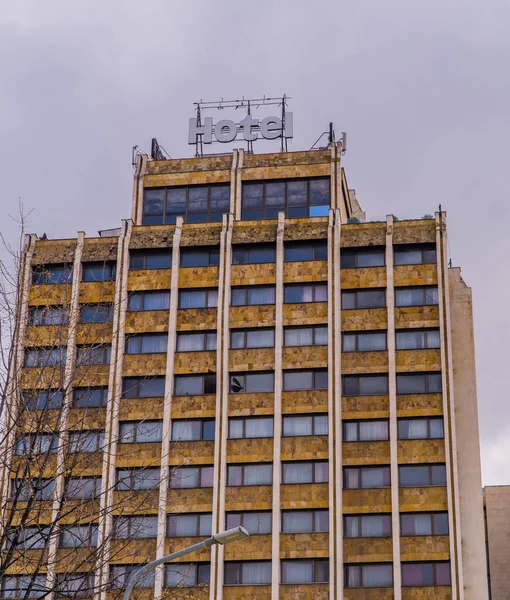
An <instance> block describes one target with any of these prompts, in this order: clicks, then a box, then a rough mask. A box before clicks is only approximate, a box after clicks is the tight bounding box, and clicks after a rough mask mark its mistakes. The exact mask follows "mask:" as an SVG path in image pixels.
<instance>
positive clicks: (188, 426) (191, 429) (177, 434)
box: [172, 421, 202, 441]
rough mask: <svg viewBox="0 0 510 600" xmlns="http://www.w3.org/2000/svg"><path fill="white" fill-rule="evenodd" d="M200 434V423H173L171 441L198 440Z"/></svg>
mask: <svg viewBox="0 0 510 600" xmlns="http://www.w3.org/2000/svg"><path fill="white" fill-rule="evenodd" d="M201 433H202V422H201V421H174V422H173V423H172V440H175V441H193V440H199V439H200V437H201Z"/></svg>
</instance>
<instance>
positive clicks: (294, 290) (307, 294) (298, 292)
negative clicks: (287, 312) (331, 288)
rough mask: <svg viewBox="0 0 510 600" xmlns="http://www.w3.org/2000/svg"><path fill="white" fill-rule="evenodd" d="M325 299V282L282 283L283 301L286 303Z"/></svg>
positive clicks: (326, 290)
mask: <svg viewBox="0 0 510 600" xmlns="http://www.w3.org/2000/svg"><path fill="white" fill-rule="evenodd" d="M327 301H328V284H327V283H287V284H285V285H284V302H285V303H286V304H293V303H301V302H304V303H306V302H327Z"/></svg>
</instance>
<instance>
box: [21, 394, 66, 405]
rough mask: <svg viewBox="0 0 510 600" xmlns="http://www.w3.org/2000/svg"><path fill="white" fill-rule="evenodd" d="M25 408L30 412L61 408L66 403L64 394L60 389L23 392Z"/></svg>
mask: <svg viewBox="0 0 510 600" xmlns="http://www.w3.org/2000/svg"><path fill="white" fill-rule="evenodd" d="M22 393H23V401H24V402H25V403H26V404H25V408H27V409H29V410H44V409H45V408H46V409H48V410H51V409H56V408H61V407H62V404H63V403H64V392H63V391H62V390H58V389H50V390H23V392H22Z"/></svg>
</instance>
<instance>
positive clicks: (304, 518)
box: [282, 510, 314, 533]
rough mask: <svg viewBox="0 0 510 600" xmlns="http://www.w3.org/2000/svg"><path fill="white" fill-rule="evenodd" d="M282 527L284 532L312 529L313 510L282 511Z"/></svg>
mask: <svg viewBox="0 0 510 600" xmlns="http://www.w3.org/2000/svg"><path fill="white" fill-rule="evenodd" d="M282 516H283V520H282V529H283V531H284V532H285V533H309V532H312V531H313V530H314V528H313V525H314V516H313V511H309V510H293V511H289V512H283V513H282Z"/></svg>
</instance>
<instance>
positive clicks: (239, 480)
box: [228, 465, 243, 485]
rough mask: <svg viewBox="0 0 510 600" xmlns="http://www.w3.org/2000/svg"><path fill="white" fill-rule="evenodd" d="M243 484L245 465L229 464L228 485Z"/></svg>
mask: <svg viewBox="0 0 510 600" xmlns="http://www.w3.org/2000/svg"><path fill="white" fill-rule="evenodd" d="M242 484H243V467H241V466H239V465H229V466H228V485H242Z"/></svg>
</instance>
